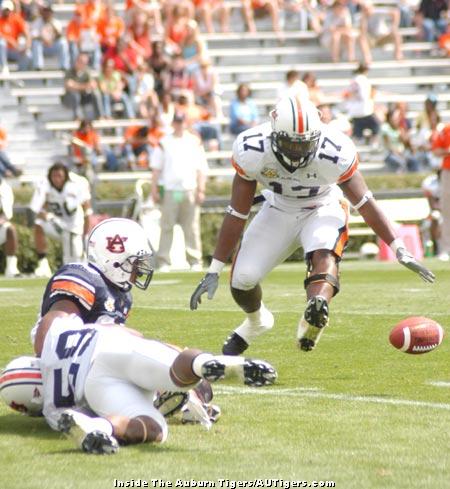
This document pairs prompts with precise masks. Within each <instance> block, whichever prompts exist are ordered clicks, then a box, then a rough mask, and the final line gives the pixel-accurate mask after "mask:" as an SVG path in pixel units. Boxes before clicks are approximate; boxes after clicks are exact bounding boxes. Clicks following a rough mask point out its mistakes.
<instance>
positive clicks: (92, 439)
mask: <svg viewBox="0 0 450 489" xmlns="http://www.w3.org/2000/svg"><path fill="white" fill-rule="evenodd" d="M81 448H82V449H83V451H84V452H86V453H94V454H97V455H110V454H112V453H116V452H117V451H118V450H119V444H118V443H117V440H116V439H115V438H114V437H113V436H108V435H107V434H106V433H104V432H103V431H98V430H97V431H91V432H90V433H88V434H87V435H86V436H85V438H84V440H83V442H82V444H81Z"/></svg>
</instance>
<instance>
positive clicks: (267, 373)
mask: <svg viewBox="0 0 450 489" xmlns="http://www.w3.org/2000/svg"><path fill="white" fill-rule="evenodd" d="M276 378H277V372H276V370H275V369H274V368H273V367H272V365H270V363H267V362H264V361H263V360H252V359H246V360H245V363H244V384H245V385H250V386H252V387H262V386H263V385H271V384H273V383H274V382H275V380H276Z"/></svg>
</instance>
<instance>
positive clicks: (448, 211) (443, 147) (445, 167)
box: [431, 124, 450, 261]
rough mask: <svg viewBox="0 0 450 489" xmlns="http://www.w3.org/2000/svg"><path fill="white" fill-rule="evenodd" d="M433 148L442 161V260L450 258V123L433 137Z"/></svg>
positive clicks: (440, 256) (440, 254) (440, 255)
mask: <svg viewBox="0 0 450 489" xmlns="http://www.w3.org/2000/svg"><path fill="white" fill-rule="evenodd" d="M431 146H432V150H433V152H434V154H435V155H436V156H437V157H438V158H442V160H441V161H442V163H441V170H442V171H441V213H442V236H441V249H440V253H439V256H438V258H439V259H440V260H442V261H449V259H450V124H446V125H445V126H444V127H443V128H442V129H441V130H440V131H438V133H437V134H436V136H435V137H434V138H433V140H432V143H431Z"/></svg>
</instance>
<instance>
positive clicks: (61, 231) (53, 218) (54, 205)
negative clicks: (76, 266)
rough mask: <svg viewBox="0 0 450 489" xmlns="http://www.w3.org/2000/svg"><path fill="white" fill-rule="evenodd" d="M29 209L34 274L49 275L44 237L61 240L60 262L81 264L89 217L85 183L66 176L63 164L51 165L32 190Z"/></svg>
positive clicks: (90, 211)
mask: <svg viewBox="0 0 450 489" xmlns="http://www.w3.org/2000/svg"><path fill="white" fill-rule="evenodd" d="M30 208H31V210H32V211H33V212H34V213H35V214H36V215H37V217H36V220H35V225H34V239H35V246H36V253H37V255H38V259H39V261H38V266H37V268H36V270H35V275H36V276H38V277H50V276H51V275H52V272H51V270H50V266H49V263H48V260H47V256H46V255H47V239H46V235H48V236H51V237H53V238H56V239H58V240H60V241H61V243H62V247H63V262H64V263H69V262H75V261H81V260H82V259H83V255H84V246H83V235H84V234H85V233H86V231H87V228H88V222H89V216H90V215H92V208H91V193H90V187H89V182H88V181H87V180H86V179H85V178H84V177H81V176H79V175H75V174H74V173H69V170H68V169H67V167H66V166H65V165H64V164H63V163H55V164H53V165H52V166H51V167H50V168H49V170H48V174H47V179H46V180H45V181H44V182H42V183H41V184H40V185H38V186H37V187H36V189H35V192H34V194H33V197H32V199H31V203H30Z"/></svg>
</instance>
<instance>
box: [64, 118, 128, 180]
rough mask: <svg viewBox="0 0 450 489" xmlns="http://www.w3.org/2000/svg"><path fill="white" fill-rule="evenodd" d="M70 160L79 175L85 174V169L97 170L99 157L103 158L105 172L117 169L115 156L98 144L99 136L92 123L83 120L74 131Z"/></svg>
mask: <svg viewBox="0 0 450 489" xmlns="http://www.w3.org/2000/svg"><path fill="white" fill-rule="evenodd" d="M71 153H72V160H73V163H74V165H75V170H76V172H77V173H79V174H86V169H87V167H89V166H91V167H92V168H93V169H94V171H98V170H99V157H100V156H102V155H103V156H105V158H106V163H105V170H108V171H115V170H117V169H118V166H119V164H118V161H117V158H116V156H115V154H114V153H113V152H112V151H111V150H110V149H109V148H106V147H102V146H101V144H100V136H99V135H98V133H97V131H96V130H95V129H94V127H93V126H92V122H91V121H89V120H87V119H85V120H82V121H81V122H80V126H79V128H78V129H77V130H76V131H74V133H73V137H72V146H71Z"/></svg>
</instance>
